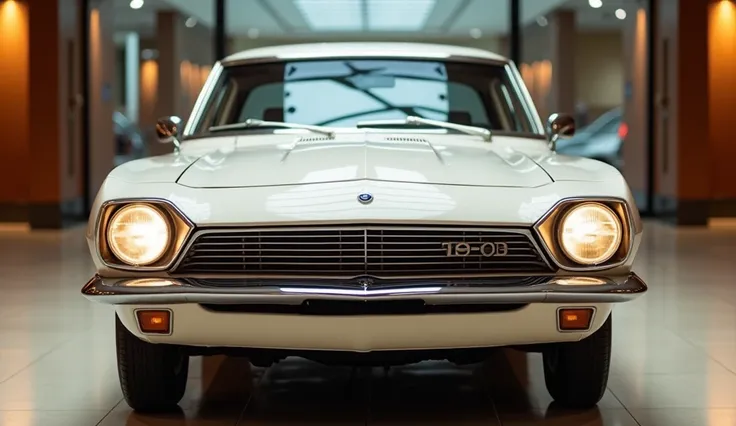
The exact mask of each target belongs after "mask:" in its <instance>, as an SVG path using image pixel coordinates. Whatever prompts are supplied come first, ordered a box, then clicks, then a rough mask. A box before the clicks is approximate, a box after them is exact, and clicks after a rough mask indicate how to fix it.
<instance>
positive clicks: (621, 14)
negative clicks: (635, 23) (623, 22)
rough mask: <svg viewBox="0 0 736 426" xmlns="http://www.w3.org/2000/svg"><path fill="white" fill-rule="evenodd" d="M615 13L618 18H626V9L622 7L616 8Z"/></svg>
mask: <svg viewBox="0 0 736 426" xmlns="http://www.w3.org/2000/svg"><path fill="white" fill-rule="evenodd" d="M615 15H616V17H617V18H618V19H626V11H625V10H623V9H616V12H615Z"/></svg>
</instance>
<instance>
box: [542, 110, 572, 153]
mask: <svg viewBox="0 0 736 426" xmlns="http://www.w3.org/2000/svg"><path fill="white" fill-rule="evenodd" d="M573 135H575V119H574V118H573V117H572V116H571V115H568V114H557V113H555V114H552V115H550V116H549V119H548V120H547V138H548V141H549V147H550V149H551V150H553V151H554V150H555V146H556V145H557V140H558V139H560V138H569V137H572V136H573Z"/></svg>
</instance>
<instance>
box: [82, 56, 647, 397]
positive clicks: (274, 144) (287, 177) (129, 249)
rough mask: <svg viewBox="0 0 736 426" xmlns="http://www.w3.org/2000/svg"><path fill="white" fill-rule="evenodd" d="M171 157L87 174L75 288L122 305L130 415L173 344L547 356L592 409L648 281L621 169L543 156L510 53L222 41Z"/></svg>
mask: <svg viewBox="0 0 736 426" xmlns="http://www.w3.org/2000/svg"><path fill="white" fill-rule="evenodd" d="M157 131H158V134H159V136H160V138H161V141H162V142H167V143H172V147H173V149H172V150H173V151H174V152H173V153H172V154H169V155H163V156H159V157H153V158H146V159H140V160H135V161H131V162H128V163H126V164H124V165H121V166H120V167H117V168H116V169H114V170H113V171H112V172H111V173H110V175H109V176H108V178H107V179H106V181H105V182H104V184H103V185H102V187H101V189H100V191H99V194H98V195H97V199H96V201H95V203H94V207H93V210H92V211H93V213H92V214H91V215H90V219H89V227H88V231H87V238H88V241H89V248H90V251H91V253H92V257H93V259H94V262H95V265H96V269H97V272H96V275H95V276H94V277H93V278H92V279H91V280H90V281H89V282H88V283H87V284H86V285H85V286H84V288H83V290H82V293H83V294H84V295H85V296H86V297H87V298H89V299H91V300H94V301H97V302H102V303H108V304H113V305H115V311H116V317H117V318H116V330H117V331H116V333H117V353H118V366H119V374H120V381H121V384H122V389H123V393H124V395H125V398H126V400H127V402H128V404H129V405H130V406H131V407H133V408H134V409H136V410H144V411H149V410H162V409H167V408H171V407H173V406H175V405H176V404H177V403H178V402H179V400H180V398H181V397H182V395H183V393H184V388H185V384H186V379H187V366H188V362H189V357H190V356H198V355H211V354H227V355H239V356H245V357H247V358H248V359H249V360H250V362H252V363H253V364H255V365H261V366H267V365H270V364H272V363H274V362H278V361H279V360H280V359H283V358H284V357H287V356H301V357H305V358H309V359H312V360H316V361H319V362H324V363H330V364H354V363H370V364H372V365H380V366H390V365H397V364H405V363H413V362H419V361H422V360H428V359H448V360H450V361H454V362H458V363H475V362H480V361H482V360H484V359H485V358H486V357H487V354H488V353H489V351H491V350H492V348H494V347H514V348H518V349H521V350H526V351H541V352H542V353H543V354H544V355H543V358H544V370H545V379H546V382H547V387H548V389H549V392H550V394H551V395H552V396H553V397H554V399H555V400H557V401H558V402H559V403H561V404H564V405H567V406H571V407H588V406H592V405H595V404H596V403H597V402H598V401H599V400H600V398H601V396H602V395H603V393H604V390H605V388H606V383H607V380H608V368H609V361H610V354H611V321H612V319H611V311H612V308H613V306H614V305H615V304H616V303H619V302H626V301H630V300H632V299H635V298H636V297H638V296H641V295H642V294H643V293H644V292H645V291H646V289H647V288H646V285H645V284H644V282H643V281H642V280H641V279H640V278H639V277H638V276H637V275H636V274H635V273H633V272H632V270H631V266H632V262H633V260H634V256H635V254H636V251H637V248H638V245H639V242H640V239H641V234H642V222H641V220H640V217H639V214H638V212H637V209H636V207H635V205H634V202H633V199H632V196H631V193H630V191H629V188H628V186H627V184H626V182H625V180H624V178H623V177H622V176H621V174H619V172H618V171H617V170H616V169H615V168H613V167H611V166H609V165H606V164H603V163H601V162H598V161H594V160H589V159H584V158H575V157H567V156H561V155H557V154H556V153H555V151H554V147H555V142H556V140H557V139H558V138H560V137H568V136H570V135H572V134H573V133H574V122H573V120H572V119H571V118H570V117H569V116H565V115H553V116H552V117H551V118H550V120H549V122H548V124H547V126H546V128H545V126H543V124H542V122H541V121H540V118H539V116H538V114H537V112H536V110H535V108H534V105H533V104H532V101H531V100H530V96H529V94H528V92H527V90H526V88H525V87H524V84H523V82H522V79H521V78H520V75H519V73H518V71H517V69H516V67H515V65H514V64H513V63H512V62H510V61H509V60H507V59H505V58H503V57H501V56H499V55H496V54H493V53H490V52H486V51H482V50H476V49H469V48H462V47H451V46H440V45H427V44H400V43H336V44H317V45H313V44H312V45H310V44H302V45H295V46H281V47H270V48H262V49H255V50H249V51H245V52H241V53H237V54H234V55H232V56H230V57H228V58H226V59H224V60H222V61H221V62H220V63H218V64H216V65H215V66H214V68H213V71H212V73H211V75H210V76H209V79H208V80H207V82H206V84H205V86H204V88H203V90H202V93H201V94H200V96H199V98H198V100H197V102H196V104H195V106H194V109H193V112H192V114H191V116H190V117H189V119H188V120H187V121H186V122H184V121H183V120H180V119H178V118H175V117H172V118H166V119H162V120H160V121H159V123H158V125H157Z"/></svg>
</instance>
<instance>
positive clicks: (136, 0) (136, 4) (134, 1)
mask: <svg viewBox="0 0 736 426" xmlns="http://www.w3.org/2000/svg"><path fill="white" fill-rule="evenodd" d="M142 7H143V0H130V8H131V9H140V8H142Z"/></svg>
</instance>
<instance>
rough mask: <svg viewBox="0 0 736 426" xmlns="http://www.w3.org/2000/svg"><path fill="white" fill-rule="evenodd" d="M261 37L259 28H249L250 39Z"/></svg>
mask: <svg viewBox="0 0 736 426" xmlns="http://www.w3.org/2000/svg"><path fill="white" fill-rule="evenodd" d="M260 35H261V31H260V30H258V28H248V38H258V36H260Z"/></svg>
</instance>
